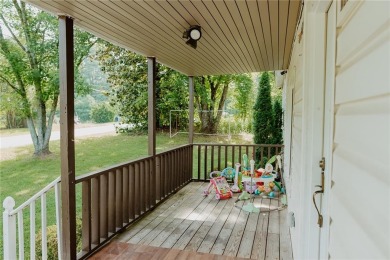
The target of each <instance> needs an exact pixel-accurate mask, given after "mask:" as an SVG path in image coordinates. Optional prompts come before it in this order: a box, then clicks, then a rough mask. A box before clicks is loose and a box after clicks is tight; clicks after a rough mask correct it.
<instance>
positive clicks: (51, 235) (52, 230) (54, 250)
mask: <svg viewBox="0 0 390 260" xmlns="http://www.w3.org/2000/svg"><path fill="white" fill-rule="evenodd" d="M81 229H82V226H81V219H76V240H77V251H81ZM46 234H47V259H53V260H54V259H58V246H57V226H56V225H52V226H48V227H47V230H46ZM35 244H36V248H35V255H36V259H38V260H41V259H42V247H41V244H42V231H41V230H40V231H39V232H38V233H37V235H36V236H35Z"/></svg>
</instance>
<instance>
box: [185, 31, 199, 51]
mask: <svg viewBox="0 0 390 260" xmlns="http://www.w3.org/2000/svg"><path fill="white" fill-rule="evenodd" d="M183 38H186V39H188V40H187V41H186V44H188V45H190V46H191V47H192V48H194V49H196V47H197V43H198V41H199V40H200V38H202V28H201V27H200V26H199V25H191V27H190V28H189V29H187V30H186V31H184V33H183Z"/></svg>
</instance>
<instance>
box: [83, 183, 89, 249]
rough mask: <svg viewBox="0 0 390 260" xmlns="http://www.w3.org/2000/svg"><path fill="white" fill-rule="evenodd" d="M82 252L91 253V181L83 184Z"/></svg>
mask: <svg viewBox="0 0 390 260" xmlns="http://www.w3.org/2000/svg"><path fill="white" fill-rule="evenodd" d="M81 234H82V250H83V251H87V252H89V251H91V180H86V181H83V182H82V233H81Z"/></svg>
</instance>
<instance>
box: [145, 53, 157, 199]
mask: <svg viewBox="0 0 390 260" xmlns="http://www.w3.org/2000/svg"><path fill="white" fill-rule="evenodd" d="M148 154H149V156H152V157H153V158H152V162H151V165H150V166H151V167H149V172H148V173H147V174H150V175H149V178H148V180H150V184H149V183H147V184H146V185H151V187H153V188H152V189H151V192H150V194H148V195H147V196H150V201H151V202H152V204H151V207H154V206H155V205H156V193H157V192H156V190H157V186H156V185H159V183H156V58H155V57H148Z"/></svg>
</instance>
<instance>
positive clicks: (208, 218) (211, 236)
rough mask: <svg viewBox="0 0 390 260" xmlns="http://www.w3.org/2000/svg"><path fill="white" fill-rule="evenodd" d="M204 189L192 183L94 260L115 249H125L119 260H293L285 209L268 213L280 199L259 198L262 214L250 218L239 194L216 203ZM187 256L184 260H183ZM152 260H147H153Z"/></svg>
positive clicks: (256, 198)
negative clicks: (243, 207)
mask: <svg viewBox="0 0 390 260" xmlns="http://www.w3.org/2000/svg"><path fill="white" fill-rule="evenodd" d="M206 186H207V183H196V182H193V183H190V184H188V185H187V186H186V187H184V188H183V189H181V190H180V191H179V192H178V193H176V194H175V195H173V196H172V197H171V198H169V199H168V200H167V201H165V202H164V203H162V204H161V205H160V206H158V207H157V208H156V209H155V210H154V211H152V212H151V213H150V214H149V215H147V216H146V217H144V218H143V219H141V220H140V221H138V222H137V223H135V224H133V225H132V226H130V227H129V228H128V230H127V231H125V232H124V233H122V234H121V235H119V236H118V237H117V238H115V239H114V241H113V242H112V243H111V244H112V245H111V249H110V244H109V245H108V246H107V247H106V248H104V249H103V250H102V251H100V252H98V253H97V254H96V255H95V256H94V257H93V258H94V259H103V258H105V259H106V258H107V257H104V256H107V254H108V253H107V252H110V251H111V255H112V252H113V250H114V249H115V248H122V249H123V248H126V249H123V250H122V251H120V252H117V254H114V256H116V257H118V258H115V259H121V257H120V255H122V258H123V257H125V255H126V254H127V256H130V255H129V253H131V252H133V253H134V251H137V250H138V252H139V254H138V255H140V254H142V253H143V252H147V253H150V252H155V254H154V256H153V258H155V259H189V258H192V259H200V258H202V259H203V258H205V259H219V258H215V256H214V258H213V256H210V255H208V254H213V255H222V256H229V257H231V258H230V259H233V258H234V257H239V258H251V259H292V258H293V257H292V250H291V241H290V232H289V229H288V227H287V225H286V222H285V216H286V210H282V211H272V212H266V211H267V210H269V209H270V208H271V209H273V208H277V207H278V200H276V199H272V200H271V199H262V198H259V197H255V199H254V205H255V206H256V207H260V209H261V211H264V212H260V213H247V212H245V211H243V210H241V209H240V207H242V206H243V205H244V204H246V203H248V201H246V202H242V201H241V202H237V204H236V206H235V205H234V202H235V201H236V197H237V196H238V195H237V194H235V196H234V198H233V199H229V200H221V201H218V200H216V199H215V198H214V193H212V194H211V195H209V196H208V197H204V196H202V195H201V194H202V191H203V190H204V189H205V187H206ZM123 243H129V244H130V245H127V246H126V244H123ZM120 245H122V246H120ZM141 245H143V246H142V247H141ZM113 248H114V249H113ZM156 248H157V249H158V248H166V249H170V250H162V249H161V250H160V251H159V250H157V249H156ZM179 250H184V252H182V253H177V252H181V251H179ZM114 251H115V250H114ZM117 251H118V250H117ZM191 251H192V252H193V253H191ZM140 252H141V253H140ZM169 252H170V253H169ZM200 253H201V254H200ZM183 254H185V255H186V257H185V258H182V257H180V256H181V255H182V256H184V255H183ZM132 255H133V256H135V255H134V254H132ZM159 255H160V257H159ZM170 255H171V256H172V257H169V256H170ZM149 256H150V257H147V258H152V257H151V255H149ZM206 256H209V257H210V258H209V257H206ZM101 257H103V258H101ZM144 257H145V255H144ZM144 257H141V256H140V258H139V259H145V258H144ZM167 257H168V258H167ZM125 258H127V257H125ZM109 259H113V258H111V257H109ZM127 259H129V258H127ZM132 259H138V258H132ZM223 259H225V258H223Z"/></svg>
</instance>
